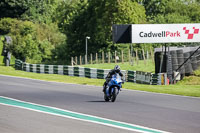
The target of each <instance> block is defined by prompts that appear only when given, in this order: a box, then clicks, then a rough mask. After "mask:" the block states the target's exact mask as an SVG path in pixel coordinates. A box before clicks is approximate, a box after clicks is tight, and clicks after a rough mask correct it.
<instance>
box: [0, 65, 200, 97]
mask: <svg viewBox="0 0 200 133" xmlns="http://www.w3.org/2000/svg"><path fill="white" fill-rule="evenodd" d="M0 74H3V75H10V76H19V77H27V78H32V79H40V80H46V81H56V82H63V83H74V84H82V85H95V86H102V85H103V83H104V81H105V80H104V79H89V78H81V77H71V76H66V75H56V74H38V73H31V72H24V71H19V70H15V69H14V68H13V67H5V66H0ZM195 79H197V82H198V81H200V77H198V78H196V77H195ZM190 80H192V79H190V78H189V79H186V80H185V81H184V80H183V81H181V82H179V83H178V84H176V85H168V86H161V85H142V84H135V83H128V82H126V83H125V84H124V85H123V88H126V89H132V90H141V91H148V92H156V93H166V94H175V95H183V96H193V97H200V83H199V82H198V84H196V85H194V84H190V83H191V81H190Z"/></svg>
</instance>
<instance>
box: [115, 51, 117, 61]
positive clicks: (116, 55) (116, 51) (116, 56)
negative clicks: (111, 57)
mask: <svg viewBox="0 0 200 133" xmlns="http://www.w3.org/2000/svg"><path fill="white" fill-rule="evenodd" d="M116 63H117V51H115V64H116Z"/></svg>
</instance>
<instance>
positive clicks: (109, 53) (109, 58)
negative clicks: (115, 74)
mask: <svg viewBox="0 0 200 133" xmlns="http://www.w3.org/2000/svg"><path fill="white" fill-rule="evenodd" d="M108 63H110V51H109V52H108Z"/></svg>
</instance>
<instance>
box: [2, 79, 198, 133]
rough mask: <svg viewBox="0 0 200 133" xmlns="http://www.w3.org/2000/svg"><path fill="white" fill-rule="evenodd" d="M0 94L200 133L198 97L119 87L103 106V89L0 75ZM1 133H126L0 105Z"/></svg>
mask: <svg viewBox="0 0 200 133" xmlns="http://www.w3.org/2000/svg"><path fill="white" fill-rule="evenodd" d="M0 96H4V97H9V98H14V99H18V100H22V101H26V102H31V103H36V104H40V105H46V106H51V107H56V108H61V109H65V110H70V111H74V112H78V113H83V114H88V115H93V116H98V117H102V118H107V119H111V120H116V121H121V122H126V123H131V124H136V125H140V126H144V127H149V128H153V129H158V130H163V131H167V132H174V133H199V132H200V124H199V123H200V98H193V97H184V96H175V95H166V94H156V93H148V92H141V91H131V90H126V89H122V91H121V92H120V94H119V95H118V97H117V100H116V102H114V103H111V102H104V99H103V93H102V87H96V86H87V85H75V84H65V83H56V82H46V81H40V80H32V79H24V78H17V77H9V76H0ZM0 131H3V132H4V133H11V132H13V133H14V132H20V133H23V132H24V133H25V132H30V133H37V132H38V133H40V132H41V133H42V132H49V133H51V132H52V133H53V132H54V133H55V132H59V133H62V132H69V133H84V132H85V133H94V132H97V133H98V132H99V133H101V132H113V133H118V132H121V133H122V132H125V133H126V132H127V133H129V132H131V131H128V130H124V129H118V128H114V127H109V126H104V125H99V124H95V123H90V122H84V121H78V120H72V119H68V118H61V117H57V116H52V115H48V114H43V113H39V112H33V111H29V110H25V109H21V108H15V107H10V106H5V105H0Z"/></svg>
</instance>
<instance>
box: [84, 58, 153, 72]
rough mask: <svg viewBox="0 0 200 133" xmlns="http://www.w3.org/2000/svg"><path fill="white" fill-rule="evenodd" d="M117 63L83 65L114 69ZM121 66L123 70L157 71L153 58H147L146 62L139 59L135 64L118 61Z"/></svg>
mask: <svg viewBox="0 0 200 133" xmlns="http://www.w3.org/2000/svg"><path fill="white" fill-rule="evenodd" d="M115 65H116V64H115V63H110V64H108V63H106V64H88V65H82V66H83V67H88V68H98V69H113V68H114V66H115ZM117 65H119V66H120V67H121V70H132V71H143V72H152V73H154V72H155V65H154V63H153V62H152V60H147V62H146V64H144V61H143V60H139V63H138V64H137V63H136V62H134V65H133V66H132V65H130V63H128V62H126V63H124V64H122V63H117Z"/></svg>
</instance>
